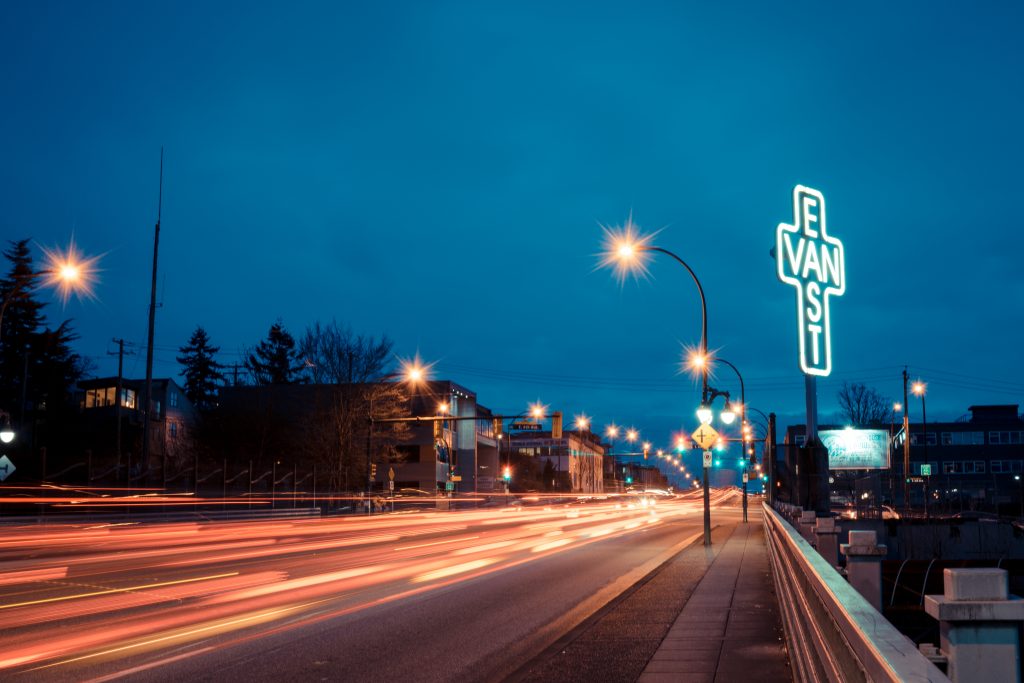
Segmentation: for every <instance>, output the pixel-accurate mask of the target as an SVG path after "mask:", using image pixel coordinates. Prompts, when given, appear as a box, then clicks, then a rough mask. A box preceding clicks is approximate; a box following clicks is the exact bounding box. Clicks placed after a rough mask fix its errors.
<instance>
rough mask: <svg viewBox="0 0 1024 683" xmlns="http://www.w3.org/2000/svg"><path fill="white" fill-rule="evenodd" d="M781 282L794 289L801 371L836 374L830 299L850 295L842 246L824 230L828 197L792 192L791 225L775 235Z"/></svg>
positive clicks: (802, 189) (805, 191)
mask: <svg viewBox="0 0 1024 683" xmlns="http://www.w3.org/2000/svg"><path fill="white" fill-rule="evenodd" d="M775 258H776V260H777V268H778V276H779V279H780V280H782V281H783V282H785V283H786V284H789V285H793V286H794V287H795V288H796V320H797V334H798V335H799V339H800V369H801V370H802V371H803V372H804V373H805V374H807V375H818V376H820V377H827V376H828V375H829V374H830V373H831V372H832V338H831V329H830V327H829V297H830V296H842V294H843V292H845V291H846V273H845V263H844V257H843V243H842V242H840V241H839V240H837V239H836V238H835V237H832V236H831V235H829V234H828V231H827V228H826V227H825V197H824V196H823V195H822V194H821V192H819V191H817V190H814V189H811V188H809V187H804V186H803V185H797V186H796V187H794V188H793V224H792V225H790V224H788V223H779V227H778V228H777V230H776V233H775Z"/></svg>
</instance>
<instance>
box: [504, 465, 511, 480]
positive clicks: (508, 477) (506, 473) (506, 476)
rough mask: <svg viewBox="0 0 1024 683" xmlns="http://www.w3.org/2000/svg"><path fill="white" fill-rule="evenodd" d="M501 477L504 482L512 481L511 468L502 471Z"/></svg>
mask: <svg viewBox="0 0 1024 683" xmlns="http://www.w3.org/2000/svg"><path fill="white" fill-rule="evenodd" d="M501 477H502V479H504V480H505V481H511V480H512V468H511V467H506V468H505V471H504V473H502V475H501Z"/></svg>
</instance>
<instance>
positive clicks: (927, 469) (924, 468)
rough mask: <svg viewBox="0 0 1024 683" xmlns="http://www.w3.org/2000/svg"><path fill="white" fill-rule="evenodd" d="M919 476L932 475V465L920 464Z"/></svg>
mask: <svg viewBox="0 0 1024 683" xmlns="http://www.w3.org/2000/svg"><path fill="white" fill-rule="evenodd" d="M921 476H922V477H930V476H932V466H931V465H928V464H922V465H921Z"/></svg>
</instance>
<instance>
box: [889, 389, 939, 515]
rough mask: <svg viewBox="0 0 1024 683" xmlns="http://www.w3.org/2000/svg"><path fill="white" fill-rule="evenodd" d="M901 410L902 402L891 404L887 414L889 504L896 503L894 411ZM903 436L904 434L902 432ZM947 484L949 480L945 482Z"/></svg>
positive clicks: (898, 411)
mask: <svg viewBox="0 0 1024 683" xmlns="http://www.w3.org/2000/svg"><path fill="white" fill-rule="evenodd" d="M900 412H903V404H902V403H893V404H892V413H890V414H889V497H890V498H891V500H890V501H889V503H890V504H891V505H896V474H895V472H896V468H895V466H893V464H892V457H893V455H894V454H895V451H896V448H895V439H896V413H900ZM904 436H906V435H905V434H904ZM946 483H947V485H948V483H949V482H946Z"/></svg>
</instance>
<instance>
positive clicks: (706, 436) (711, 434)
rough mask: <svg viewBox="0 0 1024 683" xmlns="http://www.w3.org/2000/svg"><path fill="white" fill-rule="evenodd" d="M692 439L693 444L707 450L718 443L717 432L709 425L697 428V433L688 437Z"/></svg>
mask: <svg viewBox="0 0 1024 683" xmlns="http://www.w3.org/2000/svg"><path fill="white" fill-rule="evenodd" d="M690 436H691V437H693V440H694V442H695V443H696V444H697V445H698V446H700V447H701V448H703V449H704V450H707V449H709V448H711V447H712V446H714V445H715V444H716V443H718V432H716V431H715V429H714V427H712V426H711V425H701V426H700V427H697V431H695V432H694V433H693V434H691V435H690Z"/></svg>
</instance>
